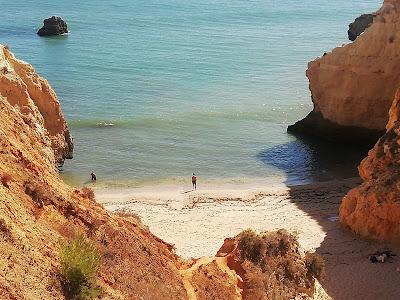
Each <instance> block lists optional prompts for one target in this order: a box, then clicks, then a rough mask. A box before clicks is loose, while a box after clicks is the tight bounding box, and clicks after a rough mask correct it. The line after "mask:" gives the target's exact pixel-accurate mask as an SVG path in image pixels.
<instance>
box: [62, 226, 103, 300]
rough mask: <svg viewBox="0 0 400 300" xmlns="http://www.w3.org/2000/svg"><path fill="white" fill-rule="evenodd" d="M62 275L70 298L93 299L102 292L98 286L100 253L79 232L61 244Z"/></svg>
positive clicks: (67, 295) (66, 293)
mask: <svg viewBox="0 0 400 300" xmlns="http://www.w3.org/2000/svg"><path fill="white" fill-rule="evenodd" d="M60 259H61V275H62V285H63V288H64V294H65V296H66V297H67V298H68V299H92V298H95V297H97V296H99V294H100V293H101V290H100V288H99V287H96V285H95V281H96V272H97V270H98V268H99V265H100V254H99V253H98V251H97V249H96V247H95V246H94V245H93V243H92V242H91V241H89V240H88V239H87V238H86V237H84V236H83V235H82V234H77V235H76V236H75V237H74V238H73V239H72V240H71V241H69V242H67V243H63V244H61V247H60Z"/></svg>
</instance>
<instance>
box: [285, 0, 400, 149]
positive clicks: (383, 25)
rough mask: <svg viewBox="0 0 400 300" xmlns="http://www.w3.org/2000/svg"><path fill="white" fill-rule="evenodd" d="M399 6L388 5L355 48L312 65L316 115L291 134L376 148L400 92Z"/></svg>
mask: <svg viewBox="0 0 400 300" xmlns="http://www.w3.org/2000/svg"><path fill="white" fill-rule="evenodd" d="M399 26H400V1H398V0H385V2H384V4H383V7H382V8H381V9H380V10H379V11H378V12H377V13H376V16H375V18H374V21H373V24H372V25H371V26H370V27H369V28H368V29H366V30H365V32H364V33H363V34H362V35H360V36H359V37H358V38H357V39H356V40H355V41H354V42H353V43H351V44H348V45H345V46H342V47H338V48H335V49H334V50H333V51H332V52H330V53H328V54H327V55H324V56H322V57H320V58H318V59H316V60H314V61H312V62H310V63H309V64H308V70H307V72H306V74H307V77H308V79H309V81H310V91H311V98H312V101H313V104H314V109H313V111H312V112H311V113H310V114H309V115H308V116H307V117H306V118H305V119H303V120H301V121H299V122H297V123H296V124H294V125H292V126H290V127H289V128H288V131H289V132H294V133H305V134H309V135H314V136H318V137H322V138H326V139H331V140H339V141H342V140H344V141H350V142H351V143H359V142H360V141H369V142H376V137H377V135H379V134H381V133H383V132H384V129H385V125H386V123H387V121H388V111H389V108H390V105H391V103H392V99H393V96H394V94H395V91H396V89H397V87H398V86H400V55H399V54H400V50H399V49H400V31H399V30H398V27H399Z"/></svg>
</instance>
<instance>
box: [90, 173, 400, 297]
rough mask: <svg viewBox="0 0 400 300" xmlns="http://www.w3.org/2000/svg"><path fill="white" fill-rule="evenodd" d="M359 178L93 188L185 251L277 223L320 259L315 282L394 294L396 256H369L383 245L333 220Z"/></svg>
mask: <svg viewBox="0 0 400 300" xmlns="http://www.w3.org/2000/svg"><path fill="white" fill-rule="evenodd" d="M358 183H359V179H356V178H353V179H347V180H342V181H330V182H325V183H318V184H310V185H302V186H293V187H287V186H285V185H284V184H277V185H269V186H260V183H253V184H250V183H247V184H227V185H219V186H216V185H215V186H212V185H209V186H207V187H202V188H201V189H199V190H197V191H192V190H191V189H190V187H188V186H177V185H176V186H173V185H162V186H148V187H142V188H132V189H130V188H124V189H115V188H113V189H107V188H99V189H95V193H96V199H97V201H98V202H100V203H102V204H103V205H104V206H105V207H106V208H107V209H108V210H110V211H117V210H124V209H127V210H129V211H131V212H132V213H135V214H137V215H139V216H140V218H141V219H142V221H143V223H144V224H146V225H147V226H149V229H150V231H151V232H152V233H154V234H155V235H157V236H159V237H160V238H162V239H163V240H165V241H166V242H168V243H171V244H173V245H175V248H176V253H177V254H178V255H181V256H182V257H186V258H192V257H193V258H197V257H203V256H213V255H215V253H216V252H217V250H218V249H219V248H220V246H221V245H222V243H223V240H224V238H226V237H231V236H235V235H236V234H238V233H239V232H241V231H242V230H244V229H247V228H252V229H254V230H256V231H269V230H276V229H280V228H285V229H287V230H288V231H290V232H293V233H296V234H297V235H298V237H299V242H300V245H301V247H302V249H304V250H305V251H307V250H311V251H316V252H318V253H319V254H321V255H322V256H323V257H324V259H325V262H326V273H327V276H326V279H325V281H324V282H323V283H322V286H323V288H324V289H325V291H326V292H327V293H328V294H329V296H330V297H332V298H334V299H398V295H400V272H399V271H400V269H399V268H400V261H399V258H398V257H395V258H394V259H392V260H390V261H389V262H386V263H383V264H381V263H376V264H373V263H371V262H369V260H368V256H369V255H370V254H372V253H374V252H375V251H377V250H380V249H384V248H386V247H388V248H389V249H390V250H392V251H393V252H394V253H396V254H400V251H399V248H398V247H395V246H393V245H383V244H379V243H376V242H369V241H364V240H361V239H359V238H357V237H356V236H354V235H353V234H351V233H350V232H348V231H347V230H346V229H343V228H342V227H341V226H340V223H339V221H338V208H339V204H340V201H341V199H342V197H343V196H344V195H345V194H346V192H347V191H348V190H349V189H350V188H352V187H354V186H356V185H357V184H358Z"/></svg>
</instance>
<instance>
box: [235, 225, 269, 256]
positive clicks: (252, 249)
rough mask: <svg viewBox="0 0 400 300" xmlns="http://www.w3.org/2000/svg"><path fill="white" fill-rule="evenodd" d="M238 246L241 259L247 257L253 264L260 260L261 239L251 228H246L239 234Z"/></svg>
mask: <svg viewBox="0 0 400 300" xmlns="http://www.w3.org/2000/svg"><path fill="white" fill-rule="evenodd" d="M238 247H239V249H240V255H241V258H242V260H246V259H247V260H249V261H251V262H252V263H254V264H258V263H259V262H260V260H261V251H262V248H263V240H262V238H261V237H260V236H259V235H258V234H257V233H255V232H254V231H253V230H251V229H247V230H245V231H243V232H242V233H241V234H240V235H239V242H238Z"/></svg>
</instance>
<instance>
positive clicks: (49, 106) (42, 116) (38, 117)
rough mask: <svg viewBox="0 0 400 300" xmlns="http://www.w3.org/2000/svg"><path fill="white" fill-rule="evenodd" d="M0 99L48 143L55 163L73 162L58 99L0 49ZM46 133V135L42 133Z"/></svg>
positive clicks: (32, 72) (42, 81) (24, 65)
mask: <svg viewBox="0 0 400 300" xmlns="http://www.w3.org/2000/svg"><path fill="white" fill-rule="evenodd" d="M0 96H3V97H5V98H7V101H8V103H10V104H11V105H13V106H14V107H17V108H18V109H19V111H20V113H21V115H22V117H23V118H24V120H25V122H26V123H30V124H32V125H33V127H34V128H35V130H36V131H37V132H41V131H43V134H42V136H43V138H44V139H47V140H48V141H49V143H47V144H48V146H50V147H51V148H52V149H53V151H54V159H55V163H58V164H62V163H63V161H64V159H66V158H72V152H73V143H72V138H71V135H70V132H69V129H68V125H67V123H66V122H65V119H64V117H63V114H62V112H61V107H60V104H59V102H58V100H57V96H56V94H55V92H54V90H53V89H52V88H51V86H50V85H49V83H48V82H47V80H46V79H44V78H43V77H40V76H39V75H38V74H37V73H36V72H35V70H34V69H33V67H32V66H31V65H30V64H27V63H25V62H23V61H21V60H18V59H16V58H15V56H14V55H13V54H12V53H11V52H10V51H9V49H8V48H7V47H5V46H2V45H0ZM44 131H47V133H44Z"/></svg>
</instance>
